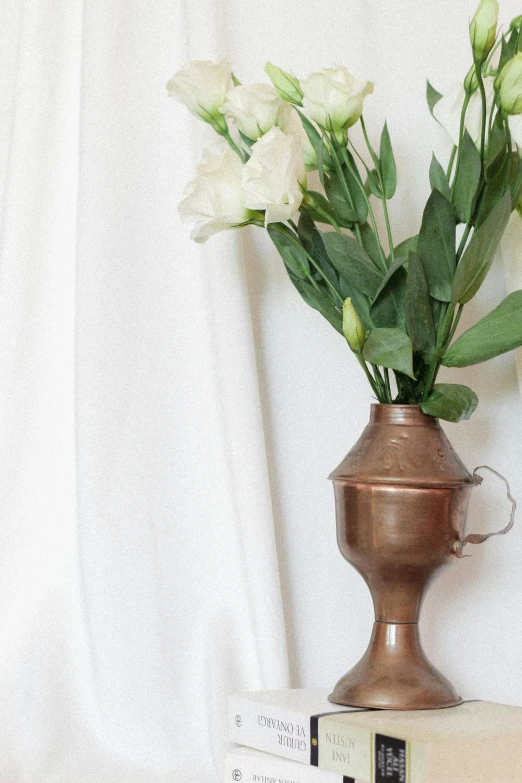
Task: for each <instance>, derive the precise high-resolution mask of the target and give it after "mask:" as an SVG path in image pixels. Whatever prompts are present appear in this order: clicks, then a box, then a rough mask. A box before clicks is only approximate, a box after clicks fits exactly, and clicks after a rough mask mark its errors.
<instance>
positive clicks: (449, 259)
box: [417, 190, 456, 302]
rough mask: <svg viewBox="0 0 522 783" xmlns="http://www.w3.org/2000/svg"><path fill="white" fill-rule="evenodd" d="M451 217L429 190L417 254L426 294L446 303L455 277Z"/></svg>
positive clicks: (441, 200) (440, 198)
mask: <svg viewBox="0 0 522 783" xmlns="http://www.w3.org/2000/svg"><path fill="white" fill-rule="evenodd" d="M455 233H456V222H455V213H454V211H453V207H452V206H451V204H450V202H449V201H448V200H447V199H446V198H444V196H443V195H442V193H440V192H439V191H438V190H432V192H431V195H430V197H429V199H428V201H427V203H426V207H425V209H424V214H423V216H422V224H421V229H420V233H419V241H418V245H417V251H418V253H419V255H420V257H421V259H422V264H423V266H424V271H425V272H426V278H427V280H428V286H429V289H430V294H431V295H432V296H433V297H434V298H435V299H440V300H441V301H442V302H448V301H449V299H450V296H451V283H452V280H453V275H454V274H455V263H456V262H455Z"/></svg>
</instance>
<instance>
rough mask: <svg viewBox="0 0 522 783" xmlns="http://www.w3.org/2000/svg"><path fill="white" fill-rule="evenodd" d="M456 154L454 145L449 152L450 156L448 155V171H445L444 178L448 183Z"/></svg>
mask: <svg viewBox="0 0 522 783" xmlns="http://www.w3.org/2000/svg"><path fill="white" fill-rule="evenodd" d="M456 154H457V147H456V146H455V145H453V149H452V150H451V155H450V159H449V162H448V170H447V171H446V178H447V180H448V182H449V181H450V177H451V172H452V169H453V162H454V160H455V155H456Z"/></svg>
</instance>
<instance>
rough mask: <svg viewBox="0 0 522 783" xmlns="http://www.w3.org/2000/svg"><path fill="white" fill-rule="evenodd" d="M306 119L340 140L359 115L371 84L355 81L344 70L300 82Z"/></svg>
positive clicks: (330, 69) (371, 87)
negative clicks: (339, 137) (331, 132)
mask: <svg viewBox="0 0 522 783" xmlns="http://www.w3.org/2000/svg"><path fill="white" fill-rule="evenodd" d="M300 85H301V89H302V91H303V93H304V98H303V108H304V110H305V113H306V115H307V116H308V117H309V118H310V119H311V120H314V121H315V122H316V123H317V124H318V125H319V126H320V127H321V128H325V129H326V130H331V131H333V132H334V133H335V134H336V136H342V134H343V133H344V131H345V130H346V129H347V128H350V127H351V126H352V125H355V123H356V122H357V120H358V119H359V117H360V116H361V114H362V110H363V102H364V99H365V97H366V96H367V95H370V93H372V92H373V83H372V82H360V81H356V80H355V78H354V77H353V76H352V74H351V73H350V72H349V71H348V70H347V69H346V68H342V67H341V68H326V69H325V70H324V71H321V72H319V73H312V74H310V76H309V77H308V78H307V79H305V80H304V81H301V82H300Z"/></svg>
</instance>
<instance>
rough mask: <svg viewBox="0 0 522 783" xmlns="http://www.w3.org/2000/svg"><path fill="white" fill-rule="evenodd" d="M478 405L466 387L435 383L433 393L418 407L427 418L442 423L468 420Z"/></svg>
mask: <svg viewBox="0 0 522 783" xmlns="http://www.w3.org/2000/svg"><path fill="white" fill-rule="evenodd" d="M477 405H478V397H477V395H476V394H475V392H474V391H472V390H471V389H469V388H468V387H467V386H461V385H460V384H458V383H436V384H435V386H434V387H433V391H432V393H431V394H430V396H429V397H428V399H427V400H426V402H421V404H420V407H421V409H422V411H423V412H424V413H426V414H427V415H428V416H436V417H437V418H439V419H444V421H453V422H457V421H462V420H463V419H469V417H470V416H471V414H472V413H473V411H474V410H475V408H476V407H477Z"/></svg>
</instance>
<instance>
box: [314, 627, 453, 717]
mask: <svg viewBox="0 0 522 783" xmlns="http://www.w3.org/2000/svg"><path fill="white" fill-rule="evenodd" d="M328 698H329V700H330V701H331V702H333V703H334V704H343V705H345V706H349V707H370V708H374V709H383V710H435V709H442V708H444V707H455V706H457V705H458V704H461V703H462V699H461V698H460V696H458V695H457V693H456V691H455V690H454V688H453V686H452V685H451V683H449V682H448V680H447V679H446V678H445V677H443V675H442V674H440V672H438V671H437V670H436V669H435V667H434V666H432V665H431V663H430V662H429V661H428V659H427V658H426V656H425V655H424V652H423V650H422V647H421V644H420V639H419V626H418V623H384V622H376V623H375V624H374V626H373V633H372V638H371V640H370V644H369V646H368V649H367V650H366V652H365V654H364V655H363V657H362V658H361V660H360V661H359V663H358V664H356V665H355V666H354V667H353V669H351V670H350V671H349V672H348V673H347V674H345V675H344V677H342V678H341V679H340V680H339V682H338V683H337V685H336V686H335V688H334V690H333V692H332V694H331V695H330V696H329V697H328Z"/></svg>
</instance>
